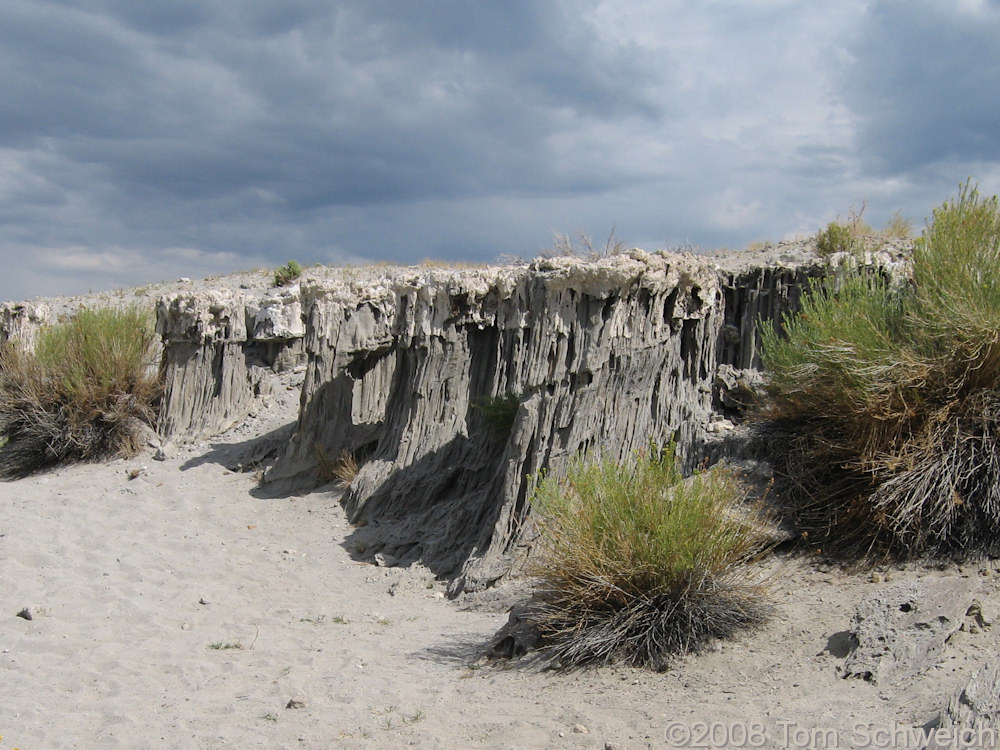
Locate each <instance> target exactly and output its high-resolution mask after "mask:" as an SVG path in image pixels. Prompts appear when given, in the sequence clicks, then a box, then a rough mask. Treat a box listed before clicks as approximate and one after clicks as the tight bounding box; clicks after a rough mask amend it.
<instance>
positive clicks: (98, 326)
mask: <svg viewBox="0 0 1000 750" xmlns="http://www.w3.org/2000/svg"><path fill="white" fill-rule="evenodd" d="M153 337H154V332H153V321H152V316H151V315H150V313H149V312H147V311H144V310H140V309H138V308H130V309H126V310H117V309H112V308H99V309H91V308H84V309H81V310H79V311H78V312H77V313H76V314H75V315H74V316H73V317H72V318H70V319H69V320H67V321H66V322H63V323H60V324H58V325H56V326H53V327H51V328H48V329H45V330H43V331H42V332H41V333H40V334H39V337H38V342H37V344H36V347H35V350H34V351H33V352H31V351H26V350H25V349H23V348H22V347H20V346H19V345H17V344H15V343H13V342H8V343H7V344H6V345H5V346H4V347H3V348H2V350H0V435H2V436H3V437H4V438H6V439H7V442H6V443H5V444H4V445H3V446H2V447H0V475H3V476H20V475H24V474H28V473H31V472H32V471H34V470H36V469H38V468H42V467H44V466H48V465H51V464H55V463H59V462H63V461H68V460H88V459H95V458H102V457H106V456H108V455H112V454H115V453H119V452H124V453H129V452H132V451H134V450H135V449H137V448H138V447H139V445H140V443H141V437H140V429H139V428H140V426H141V424H143V423H145V424H151V423H152V422H153V419H154V402H155V399H156V397H157V394H158V390H159V389H158V383H157V379H156V376H155V374H153V373H152V372H151V367H152V364H153V362H152V359H151V346H152V343H153Z"/></svg>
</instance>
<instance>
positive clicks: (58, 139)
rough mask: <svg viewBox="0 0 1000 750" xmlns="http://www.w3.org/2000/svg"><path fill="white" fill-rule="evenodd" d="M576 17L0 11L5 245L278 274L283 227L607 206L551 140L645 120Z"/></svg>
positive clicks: (650, 110)
mask: <svg viewBox="0 0 1000 750" xmlns="http://www.w3.org/2000/svg"><path fill="white" fill-rule="evenodd" d="M585 7H587V4H585V3H579V4H569V5H566V6H561V5H559V4H556V3H541V4H540V3H534V2H504V3H489V4H487V3H474V4H473V3H458V2H440V3H420V4H413V3H409V4H399V3H378V2H364V1H360V0H359V1H357V2H340V3H334V4H331V3H326V2H295V1H294V0H288V1H283V2H278V1H273V0H272V1H261V2H255V3H251V4H247V5H246V6H245V7H242V6H241V5H237V4H235V3H212V2H208V1H207V0H188V1H187V2H172V3H142V2H134V0H128V1H120V0H106V1H105V2H100V1H99V0H93V1H86V0H65V1H64V2H41V3H39V2H23V1H22V0H11V2H7V3H4V4H3V6H2V7H0V71H2V72H0V82H2V84H3V89H4V91H5V96H4V97H3V99H2V101H0V150H2V154H3V157H4V158H5V161H7V162H8V163H9V164H10V165H11V167H12V169H11V170H10V171H9V172H8V177H7V179H6V181H5V182H4V183H2V184H0V191H2V195H3V197H4V198H5V199H6V202H7V204H8V205H11V206H13V208H10V209H7V210H6V211H5V212H4V213H5V214H6V216H5V218H6V219H7V226H6V228H5V233H6V235H7V240H8V241H12V242H14V243H15V244H18V245H19V244H20V243H22V242H25V243H27V242H29V237H30V236H32V235H34V237H35V241H37V242H47V243H51V246H52V247H59V246H65V245H75V244H77V243H79V244H80V245H81V246H86V245H91V246H101V245H103V246H104V247H124V246H132V247H149V248H156V247H160V248H165V247H177V246H188V245H190V246H192V247H199V248H202V249H205V250H207V251H216V252H227V251H230V250H232V249H233V246H234V244H235V243H237V242H239V241H240V239H242V238H246V240H247V241H248V242H249V245H241V246H240V249H241V251H242V252H245V253H246V254H247V255H248V257H253V256H256V257H260V256H264V257H270V256H271V255H274V256H275V257H281V256H280V255H279V254H281V255H283V254H284V253H286V252H290V251H291V250H292V249H291V248H288V247H287V238H288V237H289V236H290V235H292V234H294V235H295V236H297V237H299V238H300V239H301V238H302V232H301V231H295V232H292V231H291V230H292V229H293V228H294V227H297V226H298V225H299V223H300V222H311V223H312V224H313V229H314V231H313V233H312V235H313V236H312V238H311V239H312V244H314V245H315V244H316V243H317V239H318V238H317V237H316V236H315V235H317V234H321V233H322V232H325V231H332V233H333V234H332V236H331V237H328V238H327V244H328V245H338V244H341V243H340V242H338V241H337V240H338V237H337V232H336V225H337V224H338V223H341V222H338V221H337V219H336V217H335V216H324V212H325V213H326V214H329V213H330V212H336V211H338V210H342V209H343V210H346V209H350V208H351V207H367V208H371V207H378V206H391V205H394V204H400V203H404V202H407V201H414V200H421V201H426V200H434V199H440V198H449V197H451V198H460V199H466V198H468V197H470V196H477V195H478V196H494V195H503V194H519V195H553V194H555V195H558V194H570V195H572V194H578V193H581V192H583V193H586V192H592V191H602V190H608V189H611V188H613V187H614V186H615V185H618V184H621V183H623V182H626V181H628V180H630V179H633V176H632V175H629V174H627V173H625V172H623V170H622V169H621V168H620V167H619V166H618V165H616V164H615V163H614V160H613V159H605V158H603V157H602V155H601V154H600V153H591V154H588V155H587V160H588V161H589V164H588V165H587V173H586V175H583V176H582V175H581V169H580V168H579V165H578V164H577V163H576V161H575V158H574V159H568V158H564V157H560V156H559V154H558V151H553V150H552V143H551V140H552V139H553V138H560V137H563V136H565V135H566V134H570V135H572V134H573V133H576V132H580V131H583V130H585V129H586V127H587V125H588V123H591V122H601V121H607V122H611V121H614V120H616V119H618V118H621V117H639V118H650V119H655V118H656V117H658V116H659V105H658V104H657V103H655V102H654V101H652V100H651V99H649V98H648V97H647V96H645V95H644V89H645V87H644V82H646V81H649V80H651V79H652V67H651V65H650V64H649V62H648V61H644V58H643V55H642V54H639V53H638V52H637V51H636V50H635V49H629V48H627V47H624V46H623V47H619V46H616V45H614V44H609V43H608V42H607V40H602V39H600V38H599V37H598V34H597V33H596V30H595V29H594V28H593V27H592V26H591V25H589V24H588V23H587V22H585V21H584V20H583V18H582V17H581V16H580V14H579V11H581V10H583V9H585ZM623 79H624V80H628V82H629V85H622V81H623ZM43 209H47V211H48V213H47V219H48V227H47V228H46V230H45V231H43V232H42V233H41V236H39V234H38V224H39V222H40V220H41V217H42V215H43V214H44V211H43ZM247 222H251V223H261V224H266V226H263V227H260V228H258V230H257V231H246V228H245V226H244V225H245V224H246V223H247ZM307 236H308V233H307ZM276 238H277V241H276ZM339 239H340V240H341V242H343V240H344V238H339ZM354 239H355V240H356V238H354ZM352 250H353V248H347V249H346V252H348V253H350V252H351V251H352ZM95 252H96V249H95ZM8 294H9V292H8Z"/></svg>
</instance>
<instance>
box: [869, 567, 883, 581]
mask: <svg viewBox="0 0 1000 750" xmlns="http://www.w3.org/2000/svg"><path fill="white" fill-rule="evenodd" d="M870 580H871V582H872V583H882V580H883V579H882V574H881V573H879V572H878V571H877V570H873V571H872V574H871V576H870Z"/></svg>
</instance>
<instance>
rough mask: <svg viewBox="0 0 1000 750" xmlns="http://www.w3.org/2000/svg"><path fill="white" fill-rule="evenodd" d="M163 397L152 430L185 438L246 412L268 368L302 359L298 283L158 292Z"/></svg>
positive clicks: (216, 429)
mask: <svg viewBox="0 0 1000 750" xmlns="http://www.w3.org/2000/svg"><path fill="white" fill-rule="evenodd" d="M156 330H157V332H158V333H159V334H160V336H161V338H162V340H163V347H164V349H163V358H162V363H161V368H162V374H163V398H162V402H161V407H160V414H159V421H158V424H157V431H158V432H159V433H160V435H161V436H162V437H163V438H164V439H165V440H175V441H178V442H186V441H193V440H198V439H201V438H206V437H210V436H212V435H216V434H218V433H220V432H222V431H223V430H225V429H226V428H228V427H230V426H231V425H233V424H235V423H236V422H238V421H239V420H240V419H242V418H243V417H245V416H246V415H247V413H248V412H249V411H250V409H251V408H252V405H253V402H254V398H256V397H257V396H259V395H261V394H262V393H266V392H267V390H268V389H269V388H270V373H271V372H272V371H273V370H274V369H280V368H283V367H291V366H294V365H295V364H297V363H299V362H304V359H305V358H304V354H303V346H302V338H303V336H304V334H305V326H304V322H303V320H302V307H301V302H300V298H299V288H298V286H297V285H296V286H293V287H289V288H287V289H279V290H270V291H268V292H265V293H263V294H261V293H257V294H249V293H244V292H242V291H236V290H230V289H216V290H211V291H200V292H196V293H184V294H179V295H174V296H171V297H161V298H160V300H159V301H158V303H157V307H156Z"/></svg>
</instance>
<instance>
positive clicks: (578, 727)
mask: <svg viewBox="0 0 1000 750" xmlns="http://www.w3.org/2000/svg"><path fill="white" fill-rule="evenodd" d="M573 734H590V730H589V729H587V727H585V726H584V725H583V724H574V725H573Z"/></svg>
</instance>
